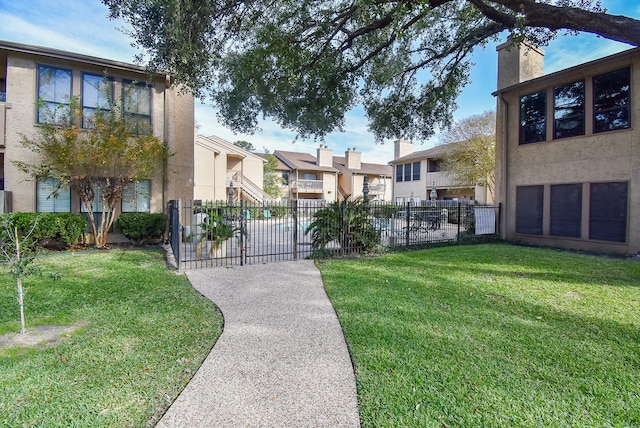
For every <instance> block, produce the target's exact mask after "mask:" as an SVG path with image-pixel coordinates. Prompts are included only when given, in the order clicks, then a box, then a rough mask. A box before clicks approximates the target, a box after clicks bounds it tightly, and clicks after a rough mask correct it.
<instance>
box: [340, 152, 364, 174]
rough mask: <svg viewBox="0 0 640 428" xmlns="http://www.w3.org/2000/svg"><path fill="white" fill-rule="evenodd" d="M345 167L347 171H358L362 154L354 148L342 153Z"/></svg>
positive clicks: (360, 166)
mask: <svg viewBox="0 0 640 428" xmlns="http://www.w3.org/2000/svg"><path fill="white" fill-rule="evenodd" d="M344 159H345V162H344V163H345V166H346V167H347V169H355V170H359V169H361V168H362V153H360V152H356V148H355V147H354V148H353V150H352V149H347V151H346V152H344Z"/></svg>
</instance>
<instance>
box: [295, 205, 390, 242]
mask: <svg viewBox="0 0 640 428" xmlns="http://www.w3.org/2000/svg"><path fill="white" fill-rule="evenodd" d="M369 217H370V216H369V207H368V205H367V204H365V201H364V199H363V198H362V197H358V198H355V199H349V196H345V198H344V200H342V201H336V202H332V203H330V204H329V205H328V206H327V207H326V208H323V209H321V210H319V211H317V212H316V213H315V214H314V215H313V220H312V222H311V223H310V224H309V226H308V227H307V229H306V230H305V233H309V232H311V240H312V247H313V249H314V250H322V251H324V250H325V249H326V247H327V245H329V244H330V243H332V242H336V243H337V244H338V246H339V248H340V252H341V253H349V252H362V251H366V250H370V249H372V248H374V247H375V246H376V245H378V244H379V243H380V236H379V235H378V233H377V232H376V230H375V227H374V226H373V223H372V220H371V219H370V218H369Z"/></svg>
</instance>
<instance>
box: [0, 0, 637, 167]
mask: <svg viewBox="0 0 640 428" xmlns="http://www.w3.org/2000/svg"><path fill="white" fill-rule="evenodd" d="M602 6H603V7H605V8H607V9H608V11H609V13H613V14H621V15H627V16H631V17H635V18H640V4H638V2H637V1H635V0H633V1H629V0H603V1H602ZM107 12H108V11H107V8H106V7H105V6H103V5H102V3H100V2H99V0H56V1H51V0H23V1H16V0H0V22H1V23H2V25H1V26H0V40H7V41H12V42H18V43H26V44H32V45H37V46H45V47H51V48H56V49H63V50H67V51H71V52H77V53H82V54H86V55H93V56H97V57H103V58H108V59H113V60H118V61H123V62H133V58H134V55H135V54H136V53H137V51H136V50H135V49H134V48H132V47H131V45H130V39H129V38H128V37H127V36H126V34H124V33H123V32H122V31H121V29H122V27H123V25H124V24H123V23H122V22H117V21H110V20H109V19H107V17H106V16H107ZM495 46H496V44H490V45H489V46H487V47H486V48H485V49H476V51H475V52H474V62H475V64H476V66H475V67H474V68H473V71H472V73H471V79H472V83H471V84H470V85H469V86H468V87H467V88H465V90H464V92H463V93H462V95H461V97H460V98H459V99H458V106H459V108H458V110H457V111H456V113H455V114H454V119H456V120H459V119H462V118H464V117H467V116H470V115H473V114H479V113H482V112H484V111H487V110H492V109H494V108H495V100H494V98H493V97H492V96H491V93H492V92H493V91H494V90H495V88H496V66H497V54H496V51H495ZM628 48H629V46H628V45H625V44H621V43H616V42H611V41H608V40H605V39H602V38H598V37H595V36H592V35H588V34H583V35H579V36H562V35H561V36H559V37H558V39H556V40H554V41H552V42H551V43H550V44H549V46H546V47H544V50H545V52H546V55H545V73H550V72H554V71H557V70H560V69H563V68H567V67H571V66H573V65H577V64H580V63H583V62H586V61H590V60H593V59H597V58H601V57H603V56H606V55H609V54H613V53H615V52H619V51H621V50H625V49H628ZM196 123H197V124H198V125H199V131H198V132H199V133H200V134H203V135H217V136H219V137H222V138H224V139H226V140H229V141H231V142H233V141H236V140H247V141H250V142H251V143H253V145H254V146H255V147H256V148H257V149H258V150H260V151H262V149H263V148H267V149H268V150H270V151H272V152H273V151H274V150H288V151H300V152H308V153H312V154H315V150H316V148H317V147H318V144H319V143H318V142H315V141H313V140H309V141H300V140H298V141H297V142H295V143H292V141H293V140H294V134H292V133H291V132H289V131H286V130H282V129H280V128H279V127H278V125H277V124H275V123H273V122H263V123H262V124H261V127H262V131H260V132H258V133H256V134H254V135H242V134H237V135H236V134H234V133H233V132H231V131H230V130H228V129H226V128H224V127H222V126H221V125H219V124H218V123H217V120H216V116H215V111H214V110H213V108H212V107H211V106H209V105H207V104H201V103H200V102H199V101H196ZM345 128H346V130H345V132H343V133H333V134H331V135H329V136H327V138H326V144H327V145H328V146H329V147H330V148H332V149H333V151H334V154H335V155H343V154H344V151H345V150H346V149H347V148H352V147H355V148H357V150H359V151H361V152H362V159H363V161H364V162H372V163H387V162H388V161H390V160H391V159H392V157H393V142H392V141H387V142H385V143H384V144H376V143H375V141H374V138H373V135H371V134H370V133H369V132H368V131H367V120H366V118H365V117H364V116H363V114H362V109H361V108H356V109H355V110H353V111H352V112H350V113H349V114H348V115H347V121H346V127H345ZM415 144H416V149H417V150H422V149H427V148H429V147H432V146H433V145H435V144H438V136H437V135H436V136H435V137H433V138H431V139H430V140H428V141H424V142H422V141H416V142H415Z"/></svg>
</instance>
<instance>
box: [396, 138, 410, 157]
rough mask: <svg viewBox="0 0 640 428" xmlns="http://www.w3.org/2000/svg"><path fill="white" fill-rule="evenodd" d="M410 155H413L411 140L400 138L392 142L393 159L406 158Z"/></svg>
mask: <svg viewBox="0 0 640 428" xmlns="http://www.w3.org/2000/svg"><path fill="white" fill-rule="evenodd" d="M410 153H413V143H412V142H411V140H405V139H404V138H400V139H398V140H396V141H394V146H393V159H398V158H401V157H402V156H406V155H408V154H410Z"/></svg>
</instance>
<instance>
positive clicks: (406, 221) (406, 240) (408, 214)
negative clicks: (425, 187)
mask: <svg viewBox="0 0 640 428" xmlns="http://www.w3.org/2000/svg"><path fill="white" fill-rule="evenodd" d="M410 218H411V202H410V201H409V202H407V208H406V210H405V213H404V224H405V231H404V245H405V246H407V247H408V246H409V226H410V224H409V219H410Z"/></svg>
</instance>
